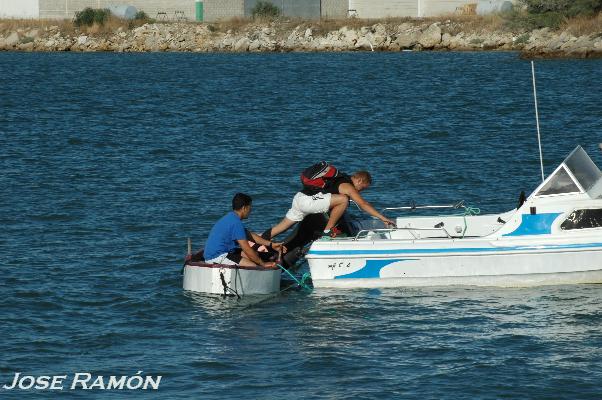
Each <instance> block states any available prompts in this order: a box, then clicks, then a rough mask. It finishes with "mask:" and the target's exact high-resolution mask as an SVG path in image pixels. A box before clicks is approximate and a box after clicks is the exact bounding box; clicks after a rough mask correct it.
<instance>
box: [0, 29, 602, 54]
mask: <svg viewBox="0 0 602 400" xmlns="http://www.w3.org/2000/svg"><path fill="white" fill-rule="evenodd" d="M365 22H366V21H365ZM355 24H356V25H357V21H356V22H355ZM464 28H465V27H463V26H462V24H458V23H457V22H453V21H450V20H447V21H440V22H432V21H430V22H425V21H411V22H403V23H397V24H394V23H386V22H385V23H373V24H368V22H366V25H364V26H359V27H348V26H342V27H340V28H339V27H334V28H332V29H324V27H323V26H320V25H315V26H314V25H312V23H311V22H306V23H301V24H298V25H291V24H288V25H283V24H280V23H277V22H272V23H263V24H262V23H258V24H254V23H249V24H245V25H242V26H236V27H233V28H231V29H228V28H227V25H226V27H225V28H223V27H222V26H220V28H216V27H215V26H214V25H210V24H195V23H148V24H144V25H142V26H139V27H136V28H133V29H124V28H123V27H120V28H118V29H115V30H114V31H112V32H110V33H89V31H90V30H82V31H79V30H73V29H72V30H71V32H67V31H68V30H66V29H63V30H62V29H61V28H60V27H59V26H58V25H55V26H46V27H39V28H36V27H28V28H26V27H24V28H18V29H15V30H10V29H3V28H2V24H0V50H5V51H36V52H49V51H77V52H89V51H108V52H157V51H180V52H239V53H243V52H292V51H297V52H339V51H390V52H397V51H403V50H414V51H422V50H439V51H478V50H488V51H519V52H521V55H522V56H524V57H544V58H558V57H561V58H594V57H602V32H597V33H592V34H588V35H582V36H575V35H573V34H571V33H570V32H568V31H552V30H550V29H548V28H543V29H538V30H533V31H526V32H508V31H486V30H480V31H471V30H470V29H464Z"/></svg>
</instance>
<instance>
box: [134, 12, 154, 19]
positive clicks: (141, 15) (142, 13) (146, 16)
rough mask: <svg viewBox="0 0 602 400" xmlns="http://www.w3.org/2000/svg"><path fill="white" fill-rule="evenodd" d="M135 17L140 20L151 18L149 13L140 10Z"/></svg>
mask: <svg viewBox="0 0 602 400" xmlns="http://www.w3.org/2000/svg"><path fill="white" fill-rule="evenodd" d="M134 19H136V20H139V21H148V20H150V18H149V17H148V15H147V14H146V13H145V12H144V11H138V12H137V13H136V15H135V16H134Z"/></svg>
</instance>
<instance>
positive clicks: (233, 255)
mask: <svg viewBox="0 0 602 400" xmlns="http://www.w3.org/2000/svg"><path fill="white" fill-rule="evenodd" d="M226 258H227V259H228V260H230V261H232V262H235V263H236V264H240V260H242V249H241V248H238V249H234V250H232V251H231V252H229V253H228V255H227V256H226Z"/></svg>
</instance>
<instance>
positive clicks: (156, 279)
mask: <svg viewBox="0 0 602 400" xmlns="http://www.w3.org/2000/svg"><path fill="white" fill-rule="evenodd" d="M530 68H531V67H530V64H529V63H528V62H526V61H521V60H519V59H518V58H517V56H516V54H512V53H496V54H493V53H474V54H473V53H462V54H455V53H400V54H369V53H363V54H286V55H193V54H140V55H120V54H14V53H1V54H0V149H1V150H0V167H1V169H2V173H1V175H0V187H1V188H2V190H1V191H0V226H1V230H0V256H1V258H0V267H1V269H2V279H1V280H0V318H1V320H0V322H1V324H0V334H1V338H2V340H1V341H0V383H1V384H5V383H8V382H9V381H10V380H11V379H12V377H13V376H14V373H15V372H22V373H23V374H29V375H62V374H68V375H70V376H72V375H73V374H74V373H75V372H90V373H92V374H94V375H95V376H96V375H105V376H109V375H133V374H136V372H137V371H140V370H142V371H144V372H143V374H144V375H162V376H163V378H162V381H161V386H160V389H159V392H153V393H150V392H148V391H147V392H144V391H134V392H128V394H130V395H134V396H139V397H144V396H148V395H153V396H155V397H157V398H176V397H177V398H199V399H201V398H202V399H211V398H242V397H244V398H270V399H272V398H273V399H282V398H295V399H297V398H298V399H305V398H331V399H339V398H341V399H342V398H377V399H383V398H392V397H404V398H420V399H422V398H454V399H456V398H470V399H472V398H510V397H512V398H571V399H572V398H600V397H601V396H602V388H601V387H600V382H601V380H602V367H600V365H601V363H602V331H601V328H602V310H601V306H600V299H601V297H602V287H600V286H596V285H591V286H566V287H546V288H531V289H483V288H479V289H476V288H425V289H387V290H354V291H334V290H315V291H314V292H313V293H311V294H306V293H302V292H290V293H288V294H284V295H283V296H281V297H278V298H275V299H272V300H269V301H266V302H263V303H261V304H257V305H254V306H251V307H246V306H248V305H249V304H250V301H249V300H243V301H242V302H239V303H237V302H236V301H223V300H221V299H212V298H206V297H202V296H195V295H191V294H188V293H184V292H183V291H182V289H181V276H180V265H181V260H182V256H183V254H184V253H185V251H186V238H187V237H189V236H190V237H192V238H193V241H194V243H195V247H198V246H200V244H201V243H202V242H203V241H204V239H205V237H206V234H207V232H208V229H209V228H210V227H211V225H212V223H213V222H214V221H215V220H216V219H218V218H219V217H220V216H221V215H222V214H224V213H225V212H227V211H228V208H229V203H230V199H231V197H232V195H233V194H234V193H235V192H237V191H244V192H247V193H249V194H251V195H252V196H253V198H254V211H253V214H252V215H251V218H250V220H249V221H248V226H249V227H251V228H252V229H255V230H258V231H262V230H263V229H265V228H267V227H268V226H270V224H273V223H275V222H277V221H278V220H279V219H280V218H281V217H282V216H283V215H284V213H285V212H286V210H287V208H288V206H289V202H290V199H291V197H292V195H293V194H294V192H295V190H296V189H297V186H298V182H297V179H298V173H299V171H300V170H301V169H302V168H304V167H305V166H307V165H309V164H311V163H313V162H315V161H318V160H320V159H328V160H330V161H332V162H334V163H335V165H337V166H338V167H339V168H341V169H343V170H345V171H350V172H351V171H354V170H356V169H360V168H361V169H368V170H369V171H370V172H371V173H372V174H373V177H374V185H373V187H372V188H370V190H368V191H367V192H366V198H367V199H368V200H370V201H372V202H373V203H374V204H375V205H376V206H378V207H379V208H380V207H385V206H398V205H405V204H407V203H409V202H410V201H416V202H417V203H442V202H451V201H456V200H460V199H465V200H466V201H467V202H468V203H469V204H470V205H474V206H479V207H480V208H481V209H482V211H483V212H497V211H502V210H506V209H511V208H513V207H514V206H515V204H516V200H517V198H518V194H519V192H520V191H521V190H526V191H527V193H529V192H530V190H532V189H533V188H534V187H535V186H536V185H537V184H538V182H539V179H540V178H539V176H540V172H539V156H538V150H537V135H536V130H535V118H534V109H533V97H532V88H531V75H530V74H531V69H530ZM601 73H602V60H597V61H549V62H538V63H537V74H538V95H539V100H540V104H539V105H540V109H539V111H540V116H541V130H542V144H543V151H544V161H545V169H546V172H547V173H550V172H551V171H552V170H553V168H554V167H555V166H556V164H557V163H559V162H560V161H561V160H562V158H563V157H564V156H566V155H567V154H568V153H569V152H570V151H571V150H572V149H573V148H574V147H575V146H576V145H577V144H581V145H583V146H584V147H585V148H586V150H587V151H588V152H589V153H590V154H591V155H592V158H593V159H594V161H596V162H597V163H598V164H602V157H601V154H600V152H599V151H598V150H597V143H598V142H602V118H601V117H602V83H601V80H600V76H601ZM245 307H246V308H245ZM36 394H37V396H38V397H42V398H44V397H47V396H49V395H50V394H52V393H50V392H48V391H46V392H39V391H38V392H35V391H28V392H20V393H17V392H14V391H13V392H9V391H5V390H2V389H0V397H2V398H6V397H15V398H21V397H22V396H24V395H36ZM61 394H63V395H66V396H68V397H69V396H74V397H94V396H96V397H102V398H104V397H113V398H119V397H121V396H123V395H124V391H121V392H119V391H115V392H106V391H70V390H64V391H63V393H61Z"/></svg>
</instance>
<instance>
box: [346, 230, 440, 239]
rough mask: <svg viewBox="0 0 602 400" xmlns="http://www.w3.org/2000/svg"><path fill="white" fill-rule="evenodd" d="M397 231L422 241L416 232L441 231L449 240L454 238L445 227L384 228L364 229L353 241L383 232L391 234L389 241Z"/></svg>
mask: <svg viewBox="0 0 602 400" xmlns="http://www.w3.org/2000/svg"><path fill="white" fill-rule="evenodd" d="M395 231H408V232H409V233H410V235H412V236H413V237H414V239H420V237H418V236H417V235H416V234H415V233H414V231H440V232H443V233H445V235H446V236H447V238H448V239H451V238H452V236H451V235H450V234H449V232H448V231H447V229H445V228H444V227H439V228H409V227H408V228H384V229H362V230H361V231H359V232H358V233H357V234H356V235H355V237H354V238H353V240H359V239H361V238H362V235H363V237H367V236H368V234H370V233H376V232H383V233H389V239H391V235H390V233H391V232H395Z"/></svg>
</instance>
